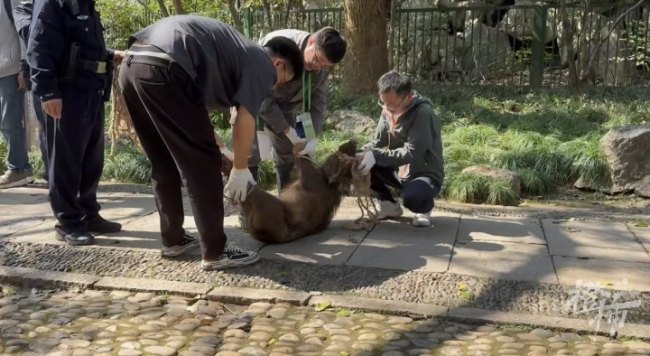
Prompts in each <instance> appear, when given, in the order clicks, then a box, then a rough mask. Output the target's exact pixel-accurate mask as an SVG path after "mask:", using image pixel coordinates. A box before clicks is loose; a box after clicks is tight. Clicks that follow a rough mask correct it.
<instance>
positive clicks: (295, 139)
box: [284, 127, 307, 146]
mask: <svg viewBox="0 0 650 356" xmlns="http://www.w3.org/2000/svg"><path fill="white" fill-rule="evenodd" d="M284 135H285V136H287V138H288V139H289V141H291V144H293V145H294V146H295V145H297V144H299V143H303V142H307V139H305V138H302V137H300V136H298V133H297V132H296V129H294V128H293V127H291V128H289V132H287V133H285V134H284Z"/></svg>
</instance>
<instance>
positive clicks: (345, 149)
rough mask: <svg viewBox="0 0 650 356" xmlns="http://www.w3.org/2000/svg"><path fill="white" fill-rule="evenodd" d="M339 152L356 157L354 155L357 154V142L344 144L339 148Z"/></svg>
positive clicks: (351, 141)
mask: <svg viewBox="0 0 650 356" xmlns="http://www.w3.org/2000/svg"><path fill="white" fill-rule="evenodd" d="M339 152H341V153H344V154H346V155H348V156H351V157H354V154H355V153H356V152H357V141H355V140H350V141H348V142H346V143H344V144H342V145H341V146H339Z"/></svg>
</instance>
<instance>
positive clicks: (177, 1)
mask: <svg viewBox="0 0 650 356" xmlns="http://www.w3.org/2000/svg"><path fill="white" fill-rule="evenodd" d="M172 2H173V3H174V11H175V12H176V15H182V14H184V13H185V10H183V1H182V0H172Z"/></svg>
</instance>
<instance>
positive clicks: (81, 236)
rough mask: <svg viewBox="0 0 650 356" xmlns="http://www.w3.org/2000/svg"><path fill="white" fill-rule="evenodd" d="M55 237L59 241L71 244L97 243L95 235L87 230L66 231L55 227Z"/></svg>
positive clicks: (85, 244)
mask: <svg viewBox="0 0 650 356" xmlns="http://www.w3.org/2000/svg"><path fill="white" fill-rule="evenodd" d="M54 237H56V239H57V240H59V241H64V242H67V243H68V245H70V246H87V245H92V244H94V243H95V237H94V236H93V234H91V233H89V232H87V231H82V232H65V231H63V230H61V229H55V233H54Z"/></svg>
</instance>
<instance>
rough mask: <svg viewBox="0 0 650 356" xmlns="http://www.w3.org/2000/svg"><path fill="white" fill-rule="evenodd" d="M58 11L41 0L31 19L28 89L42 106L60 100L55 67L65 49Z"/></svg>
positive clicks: (54, 4)
mask: <svg viewBox="0 0 650 356" xmlns="http://www.w3.org/2000/svg"><path fill="white" fill-rule="evenodd" d="M62 11H63V9H62V8H61V6H59V5H58V2H57V1H55V0H43V1H38V2H36V4H35V6H34V13H33V16H32V27H31V30H30V33H29V40H28V42H27V63H28V64H29V67H30V69H31V72H32V83H33V88H32V90H33V91H34V93H35V94H36V95H38V96H39V97H40V98H41V100H42V101H43V103H44V104H45V103H46V102H48V101H51V100H60V99H61V92H60V90H59V81H58V77H59V73H58V65H59V63H61V61H62V60H63V57H64V56H65V51H66V50H67V49H68V48H67V47H68V46H67V43H66V39H65V28H64V24H63V21H62V18H63V13H62ZM59 104H60V103H59ZM58 110H59V111H60V107H59V108H58ZM52 114H53V113H50V112H48V115H50V116H52V117H55V115H52ZM59 114H60V112H59Z"/></svg>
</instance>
